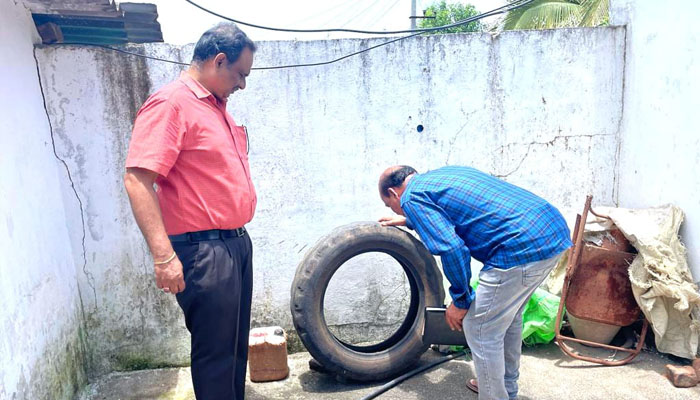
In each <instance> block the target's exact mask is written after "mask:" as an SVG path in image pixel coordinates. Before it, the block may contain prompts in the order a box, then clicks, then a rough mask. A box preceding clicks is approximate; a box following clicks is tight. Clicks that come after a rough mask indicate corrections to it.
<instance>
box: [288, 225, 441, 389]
mask: <svg viewBox="0 0 700 400" xmlns="http://www.w3.org/2000/svg"><path fill="white" fill-rule="evenodd" d="M367 252H383V253H386V254H388V255H390V256H392V257H393V258H394V259H396V260H397V261H398V262H399V264H401V266H402V267H403V270H404V272H405V273H406V276H407V277H408V282H409V285H410V287H411V301H410V305H409V309H408V313H407V316H406V319H405V320H404V322H403V323H402V324H401V326H400V328H399V329H398V330H397V331H396V332H395V333H394V334H393V335H392V336H391V337H389V338H388V339H386V340H384V341H383V342H381V343H378V344H375V345H372V346H366V347H360V346H355V345H352V344H349V343H344V342H342V341H341V340H339V339H337V338H336V337H335V336H334V335H333V334H332V333H331V331H330V330H329V329H328V326H327V325H326V321H325V317H324V313H323V301H324V296H325V293H326V288H327V287H328V283H329V282H330V280H331V277H332V276H333V274H334V273H335V272H336V271H337V269H338V268H339V267H340V266H341V265H343V263H345V262H346V261H347V260H349V259H350V258H352V257H355V256H357V255H359V254H362V253H367ZM443 300H444V291H443V286H442V275H441V274H440V271H439V269H438V267H437V265H436V263H435V258H434V257H433V256H432V255H431V254H430V252H428V250H427V249H426V248H425V246H424V245H423V244H422V243H421V242H420V241H419V240H418V239H416V238H415V237H413V236H412V235H411V234H409V233H408V232H406V231H404V230H402V229H399V228H395V227H383V226H381V225H380V224H378V223H375V222H360V223H354V224H350V225H345V226H342V227H339V228H337V229H335V230H334V231H333V232H331V233H330V234H329V235H327V236H325V237H323V238H321V239H320V240H319V241H318V242H317V243H316V245H315V246H314V247H313V248H311V249H310V250H309V251H308V252H307V253H306V255H305V256H304V258H303V259H302V261H301V263H300V264H299V266H298V268H297V272H296V275H295V277H294V281H293V283H292V297H291V311H292V319H293V321H294V327H295V328H296V331H297V333H298V334H299V337H300V338H301V341H302V342H303V343H304V345H305V346H306V348H307V349H308V350H309V353H311V355H312V356H313V357H314V358H315V359H316V360H317V361H318V362H319V363H321V364H322V365H323V366H324V367H325V368H327V369H328V370H330V371H333V372H335V373H337V374H338V375H340V376H342V377H345V378H349V379H353V380H359V381H374V380H382V379H386V378H389V377H393V376H395V375H398V374H400V373H402V372H404V371H406V370H407V369H409V368H410V367H411V366H412V365H413V364H415V363H416V362H417V361H418V359H419V358H420V356H421V354H423V352H425V350H426V349H427V347H428V344H424V343H423V341H422V337H421V336H422V329H423V319H424V315H423V310H424V308H425V307H428V306H441V305H442V304H443Z"/></svg>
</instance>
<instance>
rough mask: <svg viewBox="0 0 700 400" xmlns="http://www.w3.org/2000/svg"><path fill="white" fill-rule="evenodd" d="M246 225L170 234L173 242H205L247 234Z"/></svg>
mask: <svg viewBox="0 0 700 400" xmlns="http://www.w3.org/2000/svg"><path fill="white" fill-rule="evenodd" d="M245 232H246V231H245V227H241V228H236V229H210V230H208V231H198V232H187V233H181V234H179V235H170V236H168V237H169V238H170V241H171V242H203V241H205V240H217V239H228V238H235V237H241V236H243V235H245Z"/></svg>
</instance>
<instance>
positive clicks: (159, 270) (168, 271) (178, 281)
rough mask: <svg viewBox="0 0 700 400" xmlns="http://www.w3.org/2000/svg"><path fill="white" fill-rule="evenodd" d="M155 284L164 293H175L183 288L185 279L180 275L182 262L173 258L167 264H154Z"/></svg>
mask: <svg viewBox="0 0 700 400" xmlns="http://www.w3.org/2000/svg"><path fill="white" fill-rule="evenodd" d="M155 273H156V285H157V286H158V288H159V289H163V291H164V292H165V293H172V294H177V293H180V292H182V291H183V290H185V279H184V276H183V275H182V263H181V262H180V259H179V258H177V256H175V258H174V259H173V260H172V261H170V262H169V263H167V264H158V265H156V266H155Z"/></svg>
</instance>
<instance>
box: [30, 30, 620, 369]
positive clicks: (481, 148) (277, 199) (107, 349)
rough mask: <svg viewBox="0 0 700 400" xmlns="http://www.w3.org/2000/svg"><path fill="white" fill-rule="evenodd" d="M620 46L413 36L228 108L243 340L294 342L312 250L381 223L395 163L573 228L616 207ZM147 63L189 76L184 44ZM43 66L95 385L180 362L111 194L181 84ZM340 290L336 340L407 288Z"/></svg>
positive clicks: (98, 64)
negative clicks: (156, 96) (235, 155)
mask: <svg viewBox="0 0 700 400" xmlns="http://www.w3.org/2000/svg"><path fill="white" fill-rule="evenodd" d="M624 35H625V33H624V28H603V29H575V30H558V31H543V32H509V33H503V34H501V35H500V36H498V37H495V38H492V37H491V36H490V35H488V34H473V35H445V36H429V37H417V38H413V39H409V40H405V41H402V42H399V43H396V44H393V45H390V46H386V47H383V48H380V49H377V50H374V51H371V52H368V53H364V54H362V55H361V56H358V57H353V58H350V59H347V60H344V61H342V62H339V63H336V64H332V65H328V66H323V67H315V68H302V69H285V70H272V71H254V72H253V74H251V76H250V78H249V79H248V88H247V89H246V90H245V91H243V92H240V93H237V94H235V95H234V96H233V97H232V98H231V101H230V103H229V111H230V112H231V113H232V115H233V116H234V118H235V119H236V121H237V122H238V123H239V124H244V125H247V126H248V130H249V133H250V143H251V151H250V160H251V169H252V173H253V178H254V182H255V184H256V186H257V190H258V193H259V204H258V209H257V214H256V216H255V219H254V221H253V222H252V223H251V224H250V225H249V231H250V234H251V236H252V239H253V241H254V243H255V259H254V262H255V289H254V309H253V325H254V326H256V325H266V324H281V325H282V326H285V327H287V328H289V327H290V326H291V319H290V314H289V311H288V304H289V290H290V284H291V281H292V277H293V276H294V273H295V270H296V267H297V265H298V263H299V261H300V260H301V259H302V257H303V255H304V252H305V251H306V250H307V249H308V248H309V247H311V246H312V245H313V244H314V243H315V242H316V241H317V240H318V239H319V238H320V237H321V236H323V235H325V234H326V233H328V232H330V231H331V230H332V229H333V228H335V227H337V226H339V225H343V224H346V223H350V222H353V221H358V220H375V219H377V218H378V217H380V216H382V215H385V214H387V213H388V212H389V210H388V209H385V208H384V206H383V204H382V203H381V201H380V200H379V198H378V195H377V189H376V182H377V178H378V175H379V173H380V172H381V171H382V170H383V169H384V168H385V167H386V166H388V165H391V164H395V163H405V164H411V165H413V166H415V167H416V168H418V169H419V170H426V169H432V168H437V167H440V166H443V165H447V164H468V165H473V166H476V167H478V168H481V169H483V170H485V171H487V172H490V173H492V174H494V175H497V176H500V177H503V178H504V179H506V180H508V181H511V182H513V183H516V184H519V185H522V186H524V187H527V188H529V189H531V190H532V191H534V192H535V193H538V194H540V195H542V196H544V197H545V198H547V199H549V200H551V201H552V202H553V203H554V204H555V205H557V206H559V207H560V208H561V209H562V210H563V211H564V212H565V213H566V214H567V215H568V216H572V214H573V212H574V211H579V209H580V208H581V207H582V205H583V200H584V198H585V195H586V194H588V193H591V194H593V195H594V196H595V198H596V202H597V203H598V204H612V203H614V201H615V199H616V197H617V193H616V192H615V185H614V181H615V173H614V171H615V165H616V163H617V160H616V150H617V148H618V140H617V138H618V129H619V126H620V119H621V112H622V109H621V99H622V93H623V92H622V89H623V86H622V73H623V70H622V66H623V65H624V63H623V60H624V52H623V51H624ZM383 40H384V39H367V40H360V39H351V40H336V41H312V42H263V43H260V50H259V52H258V54H257V56H256V63H255V66H269V65H279V64H290V63H298V62H305V61H319V60H327V59H332V58H335V57H338V56H341V55H344V54H347V53H350V52H353V51H356V50H358V49H361V48H366V47H367V46H370V45H373V44H377V43H380V42H381V41H383ZM134 50H136V51H141V48H136V47H135V48H134ZM145 51H146V52H147V53H148V54H150V55H156V56H161V57H165V58H169V59H177V60H180V61H186V62H187V61H189V58H190V54H191V51H192V46H185V47H175V46H169V45H162V44H161V45H149V46H146V47H145ZM37 54H38V58H39V65H40V66H41V75H42V81H43V84H44V88H45V91H46V95H47V106H48V110H49V113H50V115H51V121H52V124H53V128H54V136H55V138H56V149H57V154H58V155H59V157H61V158H63V159H65V160H66V164H67V166H68V168H69V169H70V171H71V173H72V177H73V183H74V184H75V190H76V193H77V194H78V196H79V197H80V199H81V201H82V207H81V208H78V207H75V206H73V204H72V203H68V199H69V198H71V195H70V193H66V196H65V201H66V204H67V206H66V216H67V221H68V228H69V229H68V230H69V232H70V233H71V235H72V239H73V243H81V244H82V245H84V248H75V247H74V254H78V255H81V254H82V252H83V250H84V253H85V255H86V262H85V264H84V265H83V264H82V263H83V260H82V259H81V258H78V259H76V261H75V264H76V268H77V270H78V271H80V273H79V274H78V282H79V287H80V289H81V292H82V293H83V304H84V309H85V314H86V323H87V331H88V333H89V336H88V343H89V348H90V355H91V358H90V360H91V364H90V370H91V371H94V372H96V373H100V372H105V371H108V370H110V369H112V368H123V367H128V366H129V365H134V364H136V365H156V364H160V363H171V364H172V363H184V362H186V361H187V358H188V343H189V342H188V334H187V332H186V330H185V328H184V323H183V321H182V318H181V316H180V311H179V309H178V307H177V305H176V303H175V300H174V298H173V297H171V296H169V295H165V294H163V293H161V292H159V291H158V290H156V288H155V285H154V283H153V278H152V266H151V264H150V261H151V260H150V258H149V256H148V254H147V252H146V247H145V245H144V243H143V240H142V238H141V235H140V233H139V232H138V229H137V227H136V225H135V224H134V222H133V218H132V217H131V213H130V210H129V205H128V202H127V199H126V197H125V194H124V191H123V189H122V184H121V179H122V174H123V169H122V165H123V161H124V158H125V154H126V149H127V146H128V139H129V135H130V131H131V127H132V121H133V118H134V115H135V111H136V110H137V108H138V106H139V105H140V104H141V103H142V102H143V100H144V99H145V98H146V96H147V94H148V93H150V92H152V91H154V90H155V89H157V88H158V87H160V86H162V85H164V84H166V83H167V82H169V81H171V80H173V79H176V78H177V76H178V74H179V73H180V71H181V70H182V68H181V67H179V66H176V65H172V64H165V63H161V62H158V61H144V60H142V59H137V58H133V57H129V56H125V55H123V54H119V53H114V52H110V51H108V50H104V49H95V48H75V47H52V48H41V49H39V50H38V51H37ZM419 125H422V126H423V128H424V129H423V130H422V131H421V132H419V131H418V129H417V127H418V126H419ZM61 179H62V180H61V185H62V186H63V187H70V184H69V182H67V181H66V177H65V176H63V177H61ZM74 198H75V194H73V199H74ZM83 235H84V240H82V239H83ZM344 268H345V267H344ZM348 275H349V276H350V277H352V276H353V275H354V276H355V278H354V279H348V280H347V283H346V285H345V287H344V288H343V289H348V288H349V289H350V290H346V291H345V292H344V293H345V294H342V293H343V291H340V292H338V293H341V294H339V296H338V299H337V301H336V300H334V303H333V304H329V307H328V309H327V315H326V317H327V318H329V319H333V320H334V321H337V323H338V324H343V323H344V322H347V321H345V320H344V319H343V315H339V314H340V311H333V310H348V308H347V307H343V306H342V305H343V302H345V303H344V304H346V305H349V306H350V307H351V310H352V311H350V312H351V313H352V316H353V317H352V318H351V321H350V322H351V323H354V324H357V326H360V327H363V326H364V327H366V326H367V324H368V323H369V322H371V321H373V318H375V317H376V316H375V315H372V313H371V312H370V311H368V310H374V309H376V307H374V308H373V305H376V300H377V298H378V297H376V294H377V293H379V298H386V299H388V303H392V302H396V303H398V302H400V299H401V297H402V296H401V292H402V291H401V290H399V291H398V292H392V290H395V288H396V287H397V286H398V287H403V286H402V279H403V278H402V277H401V274H400V273H398V274H396V273H392V275H391V276H392V278H391V279H392V282H395V283H392V284H391V285H386V284H385V283H386V275H385V274H383V273H382V270H380V269H378V268H376V267H375V268H373V266H372V262H365V263H364V265H362V263H360V266H358V267H357V270H356V273H355V274H352V273H350V274H348ZM357 276H360V277H363V278H365V279H363V282H364V283H363V282H360V280H359V279H357ZM367 282H369V283H367ZM361 285H365V286H361ZM367 285H369V287H368V286H367ZM392 296H393V297H392ZM397 307H398V305H397ZM345 312H348V311H345ZM391 312H392V311H391V310H389V311H386V315H387V319H391V318H390V317H391V316H390V314H391ZM352 321H354V322H352ZM389 322H391V321H389ZM363 324H364V325H363ZM360 330H361V329H360ZM350 331H352V329H350Z"/></svg>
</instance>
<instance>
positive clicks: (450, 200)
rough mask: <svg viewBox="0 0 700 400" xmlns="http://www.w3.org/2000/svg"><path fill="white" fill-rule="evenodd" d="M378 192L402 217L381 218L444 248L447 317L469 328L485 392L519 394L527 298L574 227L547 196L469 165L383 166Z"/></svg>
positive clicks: (473, 383) (438, 250)
mask: <svg viewBox="0 0 700 400" xmlns="http://www.w3.org/2000/svg"><path fill="white" fill-rule="evenodd" d="M379 193H380V196H381V198H382V201H384V204H385V205H386V206H387V207H389V208H391V209H392V211H394V212H395V213H396V214H398V216H394V217H385V218H382V219H380V222H381V223H382V225H385V226H389V225H405V226H407V227H408V228H410V229H414V230H415V231H416V232H418V235H419V236H420V238H421V239H422V240H423V243H425V245H426V247H427V248H428V250H430V252H431V253H433V254H436V255H439V256H440V258H441V259H442V267H443V270H444V273H445V277H447V280H448V281H449V282H450V285H451V286H450V296H451V297H452V304H450V306H449V307H448V308H447V312H446V313H445V317H446V318H447V323H448V324H449V325H450V328H452V329H453V330H462V329H463V330H464V334H465V336H466V338H467V343H469V348H470V349H471V352H472V357H473V359H474V365H475V368H476V375H477V377H478V386H477V380H475V379H470V380H469V381H468V382H467V387H469V388H470V389H471V390H473V391H475V392H478V393H479V399H480V400H484V399H489V400H490V399H506V398H509V399H515V398H516V397H517V394H518V375H519V373H518V369H519V366H520V348H521V341H522V339H521V335H522V313H523V308H524V307H525V304H526V303H527V300H528V299H529V298H530V296H531V295H532V293H533V292H534V291H535V289H536V288H537V287H538V286H539V285H540V284H541V283H542V281H544V279H545V278H546V277H547V275H548V274H549V272H550V271H551V270H552V268H553V267H554V266H555V265H556V263H557V260H558V259H559V257H560V255H561V254H562V253H563V252H564V251H565V250H567V249H568V248H569V247H571V245H572V244H571V240H570V239H569V228H568V227H567V225H566V222H565V221H564V218H563V217H562V215H561V214H560V213H559V211H558V210H557V209H556V208H554V207H553V206H552V205H551V204H549V203H547V202H546V201H545V200H543V199H541V198H539V197H537V196H535V195H534V194H532V193H530V192H528V191H527V190H525V189H521V188H519V187H517V186H515V185H512V184H510V183H508V182H505V181H502V180H500V179H497V178H495V177H493V176H491V175H488V174H485V173H483V172H480V171H478V170H476V169H474V168H469V167H443V168H440V169H437V170H434V171H430V172H426V173H424V174H418V173H417V172H416V170H415V169H413V168H411V167H408V166H394V167H390V168H388V169H387V170H386V171H384V173H382V175H381V177H380V179H379ZM471 257H473V258H475V259H477V260H479V261H481V262H482V263H483V264H484V266H483V268H482V269H481V271H480V272H479V286H478V288H477V290H476V293H474V291H472V290H471V288H470V287H469V280H470V278H471V269H470V259H471Z"/></svg>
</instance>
